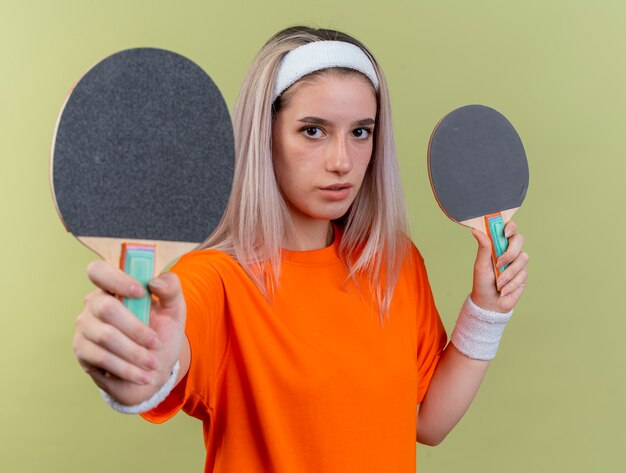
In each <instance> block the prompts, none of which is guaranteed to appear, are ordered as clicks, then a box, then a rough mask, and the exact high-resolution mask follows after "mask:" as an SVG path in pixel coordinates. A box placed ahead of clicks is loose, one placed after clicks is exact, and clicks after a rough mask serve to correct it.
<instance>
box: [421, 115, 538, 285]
mask: <svg viewBox="0 0 626 473" xmlns="http://www.w3.org/2000/svg"><path fill="white" fill-rule="evenodd" d="M428 174H429V177H430V183H431V185H432V188H433V192H434V194H435V198H436V199H437V202H438V203H439V206H440V207H441V209H442V210H443V211H444V213H445V214H446V215H447V216H448V217H449V218H450V219H452V220H454V221H455V222H458V223H460V224H462V225H465V226H468V227H472V228H475V229H477V230H480V231H482V232H484V233H486V234H487V235H489V237H490V238H491V242H492V260H493V263H494V271H495V274H496V278H497V277H498V276H499V275H500V273H501V272H502V271H504V270H505V269H506V266H504V267H501V268H498V267H496V264H495V263H496V260H497V259H498V258H499V257H500V255H501V254H502V253H504V252H505V251H506V249H507V248H508V241H507V239H506V237H505V236H504V226H505V225H506V223H507V222H508V221H509V220H510V219H511V217H512V216H513V214H514V213H515V211H516V210H517V209H518V208H519V207H520V206H521V205H522V202H523V201H524V197H525V196H526V190H527V189H528V163H527V161H526V153H525V152H524V146H523V145H522V140H521V139H520V137H519V136H518V134H517V132H516V131H515V129H514V128H513V125H511V123H510V122H509V121H508V120H507V119H506V118H505V117H504V116H503V115H502V114H501V113H499V112H497V111H496V110H494V109H492V108H489V107H485V106H483V105H468V106H465V107H461V108H458V109H456V110H454V111H452V112H450V113H449V114H447V115H446V116H444V117H443V118H442V119H441V121H440V122H439V123H438V124H437V126H436V127H435V129H434V130H433V133H432V135H431V137H430V143H429V145H428Z"/></svg>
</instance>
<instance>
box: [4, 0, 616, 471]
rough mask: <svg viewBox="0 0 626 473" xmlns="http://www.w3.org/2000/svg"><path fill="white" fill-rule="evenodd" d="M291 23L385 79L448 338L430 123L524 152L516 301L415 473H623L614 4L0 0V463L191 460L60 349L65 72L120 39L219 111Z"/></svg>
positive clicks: (65, 330)
mask: <svg viewBox="0 0 626 473" xmlns="http://www.w3.org/2000/svg"><path fill="white" fill-rule="evenodd" d="M302 23H304V24H308V25H314V26H324V27H330V28H336V29H340V30H345V31H346V32H349V33H351V34H353V35H355V36H356V37H358V38H359V39H361V40H363V41H364V42H365V43H366V44H367V45H368V46H369V47H370V48H371V50H372V51H373V52H374V54H375V55H376V56H377V58H378V59H379V61H380V63H381V64H382V66H383V68H384V70H385V72H386V76H387V78H388V81H389V83H390V87H391V94H392V104H393V109H394V122H395V129H396V140H397V144H398V149H399V155H400V160H401V168H402V175H403V180H404V184H405V190H406V196H407V200H408V203H409V208H410V214H411V221H412V227H413V236H414V240H415V241H416V242H417V244H418V246H419V247H420V249H421V251H422V253H423V254H424V256H425V258H426V262H427V266H428V268H429V272H430V276H431V282H432V286H433V291H434V293H435V297H436V299H437V301H438V306H439V309H440V312H441V314H442V317H443V319H444V322H445V324H446V327H447V328H448V329H449V330H451V329H452V327H453V325H454V321H455V318H456V315H457V312H458V308H459V306H460V304H461V302H462V301H463V298H464V297H465V295H466V294H467V293H468V291H469V289H470V284H471V270H472V262H473V258H474V254H475V247H476V244H475V242H474V240H473V238H472V237H471V234H470V232H469V231H468V230H467V229H465V228H463V227H460V226H457V225H455V224H454V223H452V222H450V221H449V220H447V218H446V217H445V216H444V215H443V214H442V213H441V212H440V210H439V208H438V207H437V204H436V203H435V200H434V199H433V197H432V194H431V190H430V186H429V182H428V177H427V172H426V148H427V143H428V138H429V134H430V131H431V130H432V128H433V126H434V125H435V123H436V122H437V121H438V120H439V118H440V117H441V116H442V115H443V114H445V113H447V112H448V111H450V110H452V109H453V108H456V107H458V106H461V105H465V104H469V103H483V104H486V105H490V106H492V107H495V108H497V109H498V110H500V111H501V112H503V113H504V114H505V115H507V117H508V118H509V119H510V120H511V122H512V123H513V124H514V125H515V126H516V128H517V129H518V131H519V133H520V135H521V136H522V139H523V141H524V144H525V147H526V152H527V155H528V158H529V165H530V172H531V174H530V175H531V181H530V188H529V192H528V197H527V199H526V202H525V205H524V207H523V208H522V209H521V211H519V212H518V214H517V216H516V221H517V222H518V224H519V228H520V231H521V232H522V233H523V234H524V235H525V237H526V241H527V244H526V250H527V251H528V252H529V253H530V256H531V262H530V264H529V270H530V277H529V281H528V286H527V289H526V294H525V296H524V298H523V300H522V301H521V302H520V304H519V305H518V308H517V310H516V315H515V317H514V318H513V320H512V322H511V323H510V325H509V327H508V328H507V331H506V332H505V337H504V340H503V344H502V346H501V349H500V352H499V354H498V356H497V358H496V360H495V361H494V363H493V364H492V367H491V369H490V372H489V374H488V376H487V379H486V381H485V383H484V385H483V387H482V388H481V391H480V393H479V395H478V397H477V399H476V401H475V402H474V404H473V406H472V408H471V410H470V411H469V413H468V414H467V415H466V417H465V418H464V419H463V420H462V421H461V423H460V424H459V426H458V427H457V428H456V429H455V430H454V431H453V432H452V433H451V434H450V435H449V437H448V439H446V441H445V442H444V443H443V444H442V445H441V446H439V447H436V448H429V447H421V446H420V447H418V448H417V455H418V465H419V468H418V469H419V470H420V471H421V472H451V471H463V472H466V473H469V472H499V471H506V472H530V471H532V472H589V471H601V472H617V471H623V468H624V466H623V465H624V462H623V459H622V455H620V453H623V448H624V440H625V436H624V424H625V421H626V408H625V407H624V400H625V399H626V380H625V378H624V376H625V373H626V370H625V366H624V365H625V359H626V349H625V348H624V336H625V334H626V322H625V317H624V315H625V311H624V304H623V295H624V292H625V290H624V284H623V283H624V281H625V278H624V276H623V273H624V266H625V265H624V263H625V258H624V240H625V239H624V230H625V225H624V222H623V215H624V204H625V203H626V202H625V199H624V190H623V185H622V182H623V181H624V178H625V177H626V164H624V159H625V157H626V153H625V152H626V133H625V125H626V120H625V119H624V111H625V109H626V94H625V93H624V90H623V88H624V86H625V84H626V61H625V60H624V59H625V51H626V28H625V26H624V25H626V3H624V2H623V1H622V0H615V1H606V0H605V1H595V2H592V1H587V2H583V1H575V0H570V1H564V0H563V1H550V0H543V1H541V0H527V1H524V2H521V1H512V2H509V1H499V2H496V1H493V2H488V1H485V0H475V1H465V0H458V1H446V0H432V1H418V0H406V1H400V0H390V1H387V2H383V1H371V0H363V1H338V0H334V1H333V0H330V1H328V0H320V1H314V2H297V1H296V2H294V1H272V0H269V1H258V2H243V1H239V0H230V1H219V2H212V1H183V0H179V1H177V2H174V1H171V2H166V1H154V0H152V1H129V0H127V1H119V0H109V1H96V0H92V1H86V0H75V1H63V0H61V1H56V2H46V1H39V2H34V1H27V0H24V1H18V0H0V218H1V220H0V222H1V223H0V225H1V230H2V231H1V232H0V247H1V248H2V271H1V273H0V291H1V296H0V297H1V300H0V304H1V305H0V307H1V308H0V310H1V312H2V314H1V317H0V364H1V365H0V386H1V387H0V470H1V471H3V472H35V471H37V472H39V471H52V472H68V473H69V472H85V471H89V472H94V473H95V472H108V471H120V472H134V471H152V472H155V473H156V472H170V471H201V470H202V465H203V462H204V452H203V442H202V434H201V426H200V423H199V422H196V421H195V420H193V419H189V418H186V417H185V416H184V415H180V416H177V418H175V419H174V420H173V421H170V422H168V423H167V424H165V425H162V426H154V425H151V424H149V423H147V422H144V421H142V420H141V419H139V418H135V417H127V416H123V415H118V414H116V413H114V412H111V411H110V410H109V409H108V407H106V406H105V405H104V404H103V402H102V401H101V400H100V398H99V396H98V393H97V391H96V389H95V387H94V385H93V384H92V383H91V382H90V381H89V379H88V378H87V377H86V376H85V375H84V374H83V373H82V371H81V370H80V368H79V367H78V365H77V363H76V362H75V360H74V356H73V353H72V350H71V339H72V334H73V330H74V319H75V317H76V315H77V314H78V313H79V312H80V310H81V307H82V298H83V296H84V295H85V294H86V293H87V292H88V291H90V290H91V289H90V284H89V283H88V281H87V279H86V277H85V267H86V266H87V264H88V262H89V261H91V260H92V259H93V258H94V256H93V254H91V253H90V252H89V251H88V250H86V249H85V248H84V247H82V246H81V245H80V244H79V243H77V242H76V241H75V240H74V239H73V237H72V236H71V235H69V234H67V233H66V232H65V231H64V229H63V227H62V225H61V223H60V222H59V220H58V218H57V215H56V212H55V209H54V206H53V204H52V200H51V198H50V190H49V186H48V166H49V161H48V160H49V150H50V144H51V139H52V133H53V128H54V125H55V120H56V117H57V113H58V111H59V109H60V107H61V105H62V103H63V100H64V97H65V95H66V93H67V91H68V90H69V88H70V86H71V85H72V84H73V82H74V81H75V80H76V79H77V78H78V77H79V76H81V75H82V74H83V73H84V72H85V71H86V70H87V69H88V68H89V67H90V66H91V65H93V64H94V63H95V62H97V61H99V60H100V59H102V58H103V57H105V56H107V55H109V54H111V53H113V52H116V51H118V50H121V49H126V48H129V47H137V46H154V47H161V48H167V49H171V50H174V51H177V52H179V53H181V54H184V55H186V56H188V57H189V58H191V59H193V60H194V61H196V62H197V63H198V64H200V65H201V66H202V67H203V68H204V69H205V70H207V71H208V72H209V73H210V74H211V76H212V77H213V79H214V80H215V81H216V83H217V84H218V85H219V87H220V88H221V90H222V92H223V94H224V96H225V98H226V101H227V103H228V104H229V106H230V107H232V105H233V103H234V100H235V97H236V94H237V91H238V89H239V86H240V84H241V81H242V78H243V75H244V72H245V70H246V68H247V66H248V65H249V63H250V61H251V60H252V58H253V56H254V54H255V52H256V51H257V50H258V49H259V48H260V47H261V45H262V44H263V43H264V42H265V40H266V39H267V38H268V37H269V36H270V35H271V34H273V33H274V32H275V31H277V30H279V29H281V28H283V27H286V26H290V25H294V24H302ZM346 336H349V335H348V334H346ZM372 409H376V406H372ZM363 415H365V416H366V415H367V412H364V413H363ZM375 434H376V433H375V432H372V435H375ZM620 449H621V450H622V452H620Z"/></svg>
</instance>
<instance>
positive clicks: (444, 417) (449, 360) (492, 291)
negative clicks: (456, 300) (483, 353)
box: [416, 222, 528, 445]
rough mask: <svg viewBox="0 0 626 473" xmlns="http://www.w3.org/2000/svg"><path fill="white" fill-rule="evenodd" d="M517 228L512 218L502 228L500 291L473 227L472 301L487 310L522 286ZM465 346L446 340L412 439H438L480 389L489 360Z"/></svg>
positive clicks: (486, 244) (499, 306)
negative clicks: (505, 243)
mask: <svg viewBox="0 0 626 473" xmlns="http://www.w3.org/2000/svg"><path fill="white" fill-rule="evenodd" d="M516 232H517V226H516V225H515V223H513V222H509V223H508V224H507V226H506V229H505V234H506V236H507V237H509V248H508V250H507V251H506V252H505V253H504V254H503V255H502V256H501V257H500V258H499V260H498V267H501V266H504V265H506V264H509V267H508V268H507V269H506V271H504V272H503V273H502V274H501V275H500V277H499V278H498V281H497V284H498V286H499V287H500V288H501V291H500V292H499V291H498V290H497V289H496V281H495V276H494V272H493V268H492V263H491V242H490V241H489V238H488V237H487V236H486V235H484V234H483V233H481V232H478V231H476V230H473V231H472V234H473V235H474V237H475V238H476V240H477V241H478V254H477V256H476V262H475V264H474V282H473V287H472V294H471V298H472V301H473V302H474V304H475V305H476V306H478V307H480V308H482V309H484V310H486V311H490V312H492V313H494V312H495V313H501V314H504V313H507V312H510V311H511V310H512V309H513V307H514V306H515V304H517V301H518V300H519V298H520V297H521V295H522V292H523V290H524V286H525V285H526V280H527V278H528V273H527V270H526V264H527V263H528V255H527V254H526V253H523V252H522V248H523V245H524V238H523V237H522V235H520V234H518V233H516ZM492 315H495V316H497V314H492ZM503 317H504V316H503ZM458 323H459V322H457V324H458ZM466 348H467V347H462V350H463V351H465V352H466V353H465V354H464V353H462V352H461V351H460V350H459V349H458V348H457V347H456V346H455V345H454V343H453V342H450V343H449V344H448V346H447V347H446V349H445V350H444V352H443V353H442V356H441V359H440V360H439V363H438V364H437V369H436V370H435V373H434V375H433V378H432V380H431V382H430V385H429V387H428V391H427V392H426V396H425V397H424V400H423V401H422V403H421V405H420V406H419V407H418V414H417V437H416V438H417V441H418V442H420V443H423V444H426V445H438V444H439V443H441V442H442V441H443V439H445V437H446V436H447V435H448V433H449V432H450V431H451V430H452V429H453V428H454V426H455V425H456V424H457V423H458V422H459V420H461V418H462V417H463V415H464V414H465V412H467V410H468V409H469V406H470V405H471V403H472V401H473V399H474V397H475V396H476V393H477V392H478V389H479V388H480V385H481V383H482V381H483V379H484V377H485V374H486V372H487V368H488V367H489V364H490V360H488V359H473V358H471V357H470V356H468V350H467V349H466Z"/></svg>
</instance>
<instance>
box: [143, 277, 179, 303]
mask: <svg viewBox="0 0 626 473" xmlns="http://www.w3.org/2000/svg"><path fill="white" fill-rule="evenodd" d="M148 286H149V287H150V291H152V293H153V294H154V295H155V296H157V298H158V299H159V302H160V304H161V307H162V308H163V309H177V308H179V307H180V306H181V304H182V302H183V292H182V289H181V286H180V281H179V279H178V276H176V275H175V274H173V273H163V274H160V275H159V276H157V277H156V278H154V279H153V280H152V281H151V282H150V284H149V285H148Z"/></svg>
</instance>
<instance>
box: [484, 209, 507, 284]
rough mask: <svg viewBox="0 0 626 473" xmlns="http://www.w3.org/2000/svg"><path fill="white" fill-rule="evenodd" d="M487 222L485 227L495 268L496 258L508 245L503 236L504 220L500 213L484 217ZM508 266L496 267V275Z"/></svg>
mask: <svg viewBox="0 0 626 473" xmlns="http://www.w3.org/2000/svg"><path fill="white" fill-rule="evenodd" d="M485 219H486V221H487V222H486V223H487V229H488V233H489V237H490V238H491V244H492V245H493V250H494V251H493V253H492V257H493V267H494V268H496V260H497V259H498V258H499V257H500V256H501V255H502V253H504V252H505V251H506V249H507V248H508V247H509V242H508V240H507V238H506V237H505V236H504V220H503V219H502V215H501V214H496V215H493V216H488V217H485ZM507 267H508V264H507V265H504V266H502V267H501V268H496V277H497V276H499V275H500V273H501V272H502V271H504V270H505V269H506V268H507Z"/></svg>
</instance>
